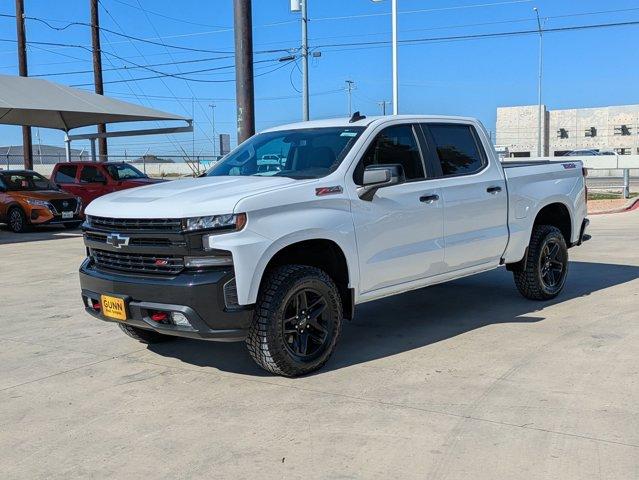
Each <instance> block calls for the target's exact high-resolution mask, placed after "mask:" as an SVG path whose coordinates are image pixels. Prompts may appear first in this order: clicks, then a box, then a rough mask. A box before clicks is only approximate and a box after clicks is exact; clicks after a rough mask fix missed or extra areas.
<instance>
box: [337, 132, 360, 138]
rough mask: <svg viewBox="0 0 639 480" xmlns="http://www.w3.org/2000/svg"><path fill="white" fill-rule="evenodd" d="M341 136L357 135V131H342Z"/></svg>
mask: <svg viewBox="0 0 639 480" xmlns="http://www.w3.org/2000/svg"><path fill="white" fill-rule="evenodd" d="M339 136H340V137H355V136H357V132H342V133H340V134H339Z"/></svg>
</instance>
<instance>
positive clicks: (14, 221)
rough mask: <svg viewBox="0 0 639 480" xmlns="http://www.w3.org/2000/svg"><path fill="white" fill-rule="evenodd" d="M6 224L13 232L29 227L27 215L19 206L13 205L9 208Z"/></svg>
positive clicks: (19, 231)
mask: <svg viewBox="0 0 639 480" xmlns="http://www.w3.org/2000/svg"><path fill="white" fill-rule="evenodd" d="M7 224H8V225H9V228H10V229H11V231H12V232H14V233H24V232H28V231H29V230H30V229H31V225H30V224H29V221H28V220H27V216H26V215H25V214H24V212H23V211H22V209H21V208H20V207H13V208H11V209H10V210H9V214H8V215H7Z"/></svg>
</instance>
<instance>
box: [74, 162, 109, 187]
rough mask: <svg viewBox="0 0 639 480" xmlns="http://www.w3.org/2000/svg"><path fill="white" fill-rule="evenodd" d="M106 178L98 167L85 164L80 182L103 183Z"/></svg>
mask: <svg viewBox="0 0 639 480" xmlns="http://www.w3.org/2000/svg"><path fill="white" fill-rule="evenodd" d="M105 181H106V178H105V177H104V175H103V174H102V172H101V171H100V169H99V168H98V167H94V166H92V165H85V166H84V167H82V172H81V173H80V183H103V182H105Z"/></svg>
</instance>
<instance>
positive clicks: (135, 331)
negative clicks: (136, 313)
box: [118, 323, 174, 344]
mask: <svg viewBox="0 0 639 480" xmlns="http://www.w3.org/2000/svg"><path fill="white" fill-rule="evenodd" d="M118 327H120V330H122V331H123V332H124V333H126V334H127V335H128V336H129V337H131V338H134V339H135V340H137V341H138V342H140V343H146V344H152V343H160V342H167V341H169V340H173V339H174V337H172V336H171V335H163V334H161V333H158V332H154V331H153V330H145V329H144V328H138V327H132V326H131V325H126V324H124V323H120V324H118Z"/></svg>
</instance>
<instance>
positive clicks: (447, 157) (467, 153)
mask: <svg viewBox="0 0 639 480" xmlns="http://www.w3.org/2000/svg"><path fill="white" fill-rule="evenodd" d="M428 128H429V129H430V133H431V135H432V137H433V141H434V142H435V148H436V149H437V156H438V157H439V162H440V164H441V166H442V173H443V174H444V175H463V174H468V173H475V172H477V171H478V170H480V169H481V168H482V166H483V165H484V160H483V157H482V155H481V153H480V151H479V147H478V146H477V141H476V140H475V135H474V130H473V128H472V127H471V126H469V125H428Z"/></svg>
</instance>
